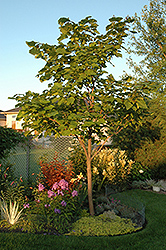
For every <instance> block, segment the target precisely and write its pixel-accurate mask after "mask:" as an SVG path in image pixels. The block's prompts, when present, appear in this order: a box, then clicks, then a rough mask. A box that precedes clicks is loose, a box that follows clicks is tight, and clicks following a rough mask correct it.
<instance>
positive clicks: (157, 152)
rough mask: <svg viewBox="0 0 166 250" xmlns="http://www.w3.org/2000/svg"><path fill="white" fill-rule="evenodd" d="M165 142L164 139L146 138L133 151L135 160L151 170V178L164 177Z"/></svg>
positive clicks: (165, 172) (165, 169) (165, 174)
mask: <svg viewBox="0 0 166 250" xmlns="http://www.w3.org/2000/svg"><path fill="white" fill-rule="evenodd" d="M165 152H166V143H165V139H164V140H161V139H160V140H155V142H153V141H151V140H146V141H145V142H144V143H143V144H142V147H141V148H139V149H137V150H136V151H135V160H136V161H137V162H140V163H141V165H142V166H143V167H145V166H148V167H149V168H150V169H151V170H152V178H158V179H165V178H166V154H165Z"/></svg>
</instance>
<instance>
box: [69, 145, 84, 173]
mask: <svg viewBox="0 0 166 250" xmlns="http://www.w3.org/2000/svg"><path fill="white" fill-rule="evenodd" d="M72 149H73V150H72V151H71V154H70V155H69V156H68V159H69V160H70V161H71V163H72V165H73V171H74V172H75V173H76V174H77V175H78V174H80V173H82V174H83V176H86V175H87V169H86V168H87V166H86V155H85V152H84V150H83V148H82V147H81V146H80V145H76V146H73V147H72Z"/></svg>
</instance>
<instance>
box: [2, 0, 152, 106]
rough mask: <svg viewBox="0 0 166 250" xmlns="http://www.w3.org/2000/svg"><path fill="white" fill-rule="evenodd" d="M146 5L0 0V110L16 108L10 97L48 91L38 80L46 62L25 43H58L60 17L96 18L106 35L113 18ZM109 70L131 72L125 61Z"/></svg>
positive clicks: (142, 1) (124, 0)
mask: <svg viewBox="0 0 166 250" xmlns="http://www.w3.org/2000/svg"><path fill="white" fill-rule="evenodd" d="M146 4H149V1H148V0H117V1H115V0H82V1H81V0H0V37H1V38H0V110H8V109H12V108H14V107H15V104H16V102H15V101H13V100H8V97H9V96H13V95H15V94H18V93H19V94H24V93H25V92H27V91H28V90H31V91H34V92H39V93H40V92H42V91H43V90H44V89H46V88H47V83H46V82H45V83H40V81H39V80H38V79H37V78H36V77H35V76H36V74H37V72H38V70H40V69H41V68H42V67H43V66H44V62H43V61H41V60H37V59H35V58H34V57H33V56H32V55H30V54H29V52H28V51H29V49H28V46H27V45H26V44H25V41H32V40H34V41H38V42H45V43H49V44H56V43H57V38H58V36H59V29H58V19H59V18H60V17H69V18H70V19H72V20H73V21H75V22H77V21H79V20H81V19H82V18H84V17H86V16H89V15H90V16H93V17H94V18H95V19H97V21H98V24H99V31H100V32H101V33H104V32H105V26H106V25H107V24H108V19H109V18H110V17H112V16H113V15H115V16H121V17H126V16H127V15H129V16H133V15H134V13H135V12H136V13H137V14H138V15H140V13H141V10H142V7H143V6H144V5H146ZM109 69H110V71H109V73H113V75H114V76H115V77H116V78H118V76H119V75H121V74H122V73H123V70H125V71H127V72H129V71H128V68H127V66H126V61H125V59H118V60H115V67H114V68H109Z"/></svg>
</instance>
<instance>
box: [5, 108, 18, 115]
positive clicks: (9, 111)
mask: <svg viewBox="0 0 166 250" xmlns="http://www.w3.org/2000/svg"><path fill="white" fill-rule="evenodd" d="M20 109H21V108H14V109H9V110H6V111H2V112H3V114H10V113H11V114H13V113H14V114H17V113H18V112H19V111H20Z"/></svg>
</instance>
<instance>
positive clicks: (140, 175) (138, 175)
mask: <svg viewBox="0 0 166 250" xmlns="http://www.w3.org/2000/svg"><path fill="white" fill-rule="evenodd" d="M151 175H152V171H151V169H150V168H149V167H147V166H142V165H141V164H140V163H139V162H134V163H133V164H132V168H131V171H130V174H129V175H128V181H129V182H133V181H139V180H141V181H144V180H147V179H150V178H151Z"/></svg>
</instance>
